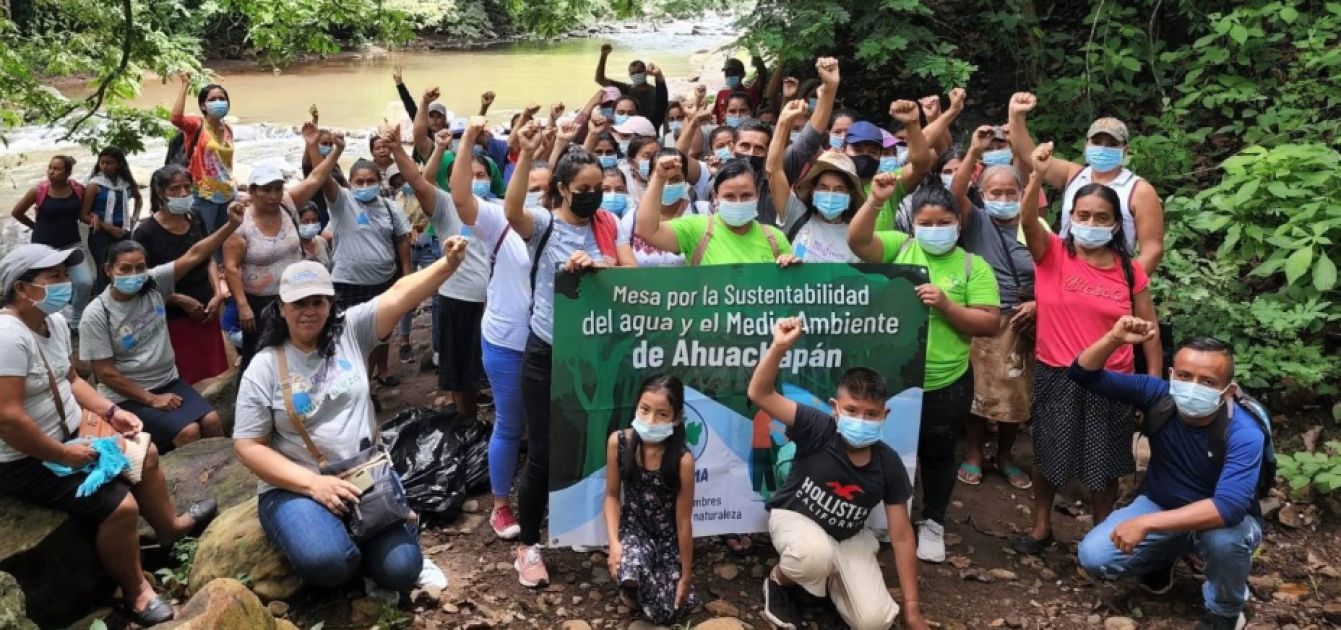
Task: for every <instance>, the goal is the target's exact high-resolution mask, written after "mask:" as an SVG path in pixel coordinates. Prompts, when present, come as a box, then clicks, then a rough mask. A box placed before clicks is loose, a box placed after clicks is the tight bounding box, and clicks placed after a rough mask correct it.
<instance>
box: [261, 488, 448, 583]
mask: <svg viewBox="0 0 1341 630" xmlns="http://www.w3.org/2000/svg"><path fill="white" fill-rule="evenodd" d="M257 511H258V513H259V514H260V517H261V529H262V530H264V531H265V535H266V538H269V539H270V542H272V543H274V544H275V546H276V547H279V550H280V552H281V553H283V554H284V557H285V558H288V560H289V564H290V565H292V566H293V572H294V574H295V575H297V576H298V577H299V578H302V580H303V581H304V582H306V583H308V584H314V585H316V586H324V587H335V586H341V585H343V584H345V583H346V582H348V581H349V580H350V579H352V578H353V577H354V576H355V575H357V574H358V573H359V568H360V567H362V569H363V570H364V571H365V572H366V573H367V575H368V577H371V578H372V579H373V581H374V582H377V584H378V585H379V586H381V587H382V588H385V589H390V590H394V591H400V592H404V591H408V590H410V589H411V588H413V587H414V585H415V582H416V581H417V580H418V579H419V571H420V570H422V569H423V564H424V556H423V552H422V551H420V549H419V537H418V536H417V535H416V534H415V532H414V526H413V525H410V524H406V525H405V527H403V528H401V527H395V528H392V529H391V530H389V531H387V532H385V533H383V534H381V535H380V536H377V537H376V538H373V539H372V540H369V541H367V542H365V543H363V545H362V547H360V546H359V545H356V544H354V541H353V540H352V539H350V538H349V532H348V530H346V529H345V524H344V522H343V521H341V520H340V517H338V516H336V515H335V514H332V513H331V511H330V510H327V509H326V506H324V505H322V504H320V503H317V502H316V501H313V500H312V499H309V498H307V497H305V496H303V495H300V494H294V493H292V492H289V491H287V490H270V491H268V492H266V493H265V494H262V495H261V497H260V504H259V505H258V506H257Z"/></svg>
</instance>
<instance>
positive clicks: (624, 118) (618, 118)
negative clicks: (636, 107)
mask: <svg viewBox="0 0 1341 630" xmlns="http://www.w3.org/2000/svg"><path fill="white" fill-rule="evenodd" d="M628 121H629V115H628V114H615V124H616V125H622V124H624V123H626V122H628Z"/></svg>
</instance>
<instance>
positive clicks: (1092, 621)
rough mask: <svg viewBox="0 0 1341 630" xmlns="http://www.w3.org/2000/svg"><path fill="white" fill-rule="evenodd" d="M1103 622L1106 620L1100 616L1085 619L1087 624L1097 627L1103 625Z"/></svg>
mask: <svg viewBox="0 0 1341 630" xmlns="http://www.w3.org/2000/svg"><path fill="white" fill-rule="evenodd" d="M1103 620H1104V618H1103V617H1100V616H1099V615H1090V616H1089V617H1086V618H1085V623H1088V624H1090V625H1091V626H1097V625H1099V624H1101V623H1103Z"/></svg>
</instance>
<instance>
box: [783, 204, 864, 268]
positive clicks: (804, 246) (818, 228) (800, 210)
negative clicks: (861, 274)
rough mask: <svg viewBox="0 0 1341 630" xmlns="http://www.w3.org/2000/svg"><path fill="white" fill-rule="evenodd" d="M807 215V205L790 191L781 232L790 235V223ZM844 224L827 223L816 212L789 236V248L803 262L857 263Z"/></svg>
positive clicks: (794, 222)
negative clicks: (790, 247)
mask: <svg viewBox="0 0 1341 630" xmlns="http://www.w3.org/2000/svg"><path fill="white" fill-rule="evenodd" d="M805 215H806V206H805V204H804V203H802V202H801V199H800V198H799V197H797V196H796V193H792V194H791V197H790V198H788V199H787V208H786V210H784V211H783V215H782V233H783V234H791V231H792V226H794V225H795V224H796V222H797V221H800V220H801V219H802V218H803V217H804V216H805ZM847 227H848V225H847V224H846V223H829V222H827V221H825V220H824V217H822V216H820V214H819V212H818V211H817V212H815V214H814V215H813V216H811V217H810V219H809V220H807V221H806V222H805V224H804V225H802V226H801V229H800V230H799V231H798V232H797V233H796V237H795V238H793V239H792V241H791V243H792V251H793V252H795V253H796V257H797V258H800V259H801V260H804V261H806V262H838V263H844V262H845V263H856V262H861V258H860V257H858V256H857V255H856V254H854V253H852V248H851V247H849V246H848V244H847Z"/></svg>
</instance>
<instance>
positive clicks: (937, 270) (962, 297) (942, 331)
mask: <svg viewBox="0 0 1341 630" xmlns="http://www.w3.org/2000/svg"><path fill="white" fill-rule="evenodd" d="M875 237H876V238H878V239H880V243H881V244H882V245H884V248H885V256H884V261H883V262H887V263H904V264H909V265H922V266H923V267H926V268H927V273H928V275H930V276H931V283H932V284H934V285H936V286H938V287H940V288H941V291H944V292H945V296H946V297H948V298H950V301H952V302H954V303H955V304H958V305H960V306H996V307H1000V306H1001V296H1000V294H999V293H997V287H996V275H995V274H994V273H993V272H992V268H991V266H989V265H988V264H987V261H985V260H983V259H982V256H974V257H973V267H972V269H971V270H970V273H969V277H968V278H965V277H964V256H967V255H968V254H966V253H965V252H964V250H963V249H962V248H959V247H956V248H954V250H953V251H951V252H950V253H948V254H944V255H941V256H930V255H928V254H927V253H926V252H925V251H923V250H922V246H921V245H919V244H918V243H917V241H913V242H912V244H910V245H909V246H908V247H907V248H905V249H904V250H903V252H902V253H900V252H899V247H901V246H902V245H903V242H904V241H906V240H908V239H910V238H912V237H911V236H908V235H907V234H904V233H903V232H895V231H892V230H888V231H884V232H876V233H875ZM969 341H970V337H969V336H968V335H966V334H964V333H961V332H959V331H958V330H956V329H955V327H954V326H953V325H952V324H950V322H949V320H947V319H945V316H944V315H942V314H941V312H940V311H938V310H936V309H931V324H930V325H929V326H927V371H926V377H925V378H924V379H923V381H922V389H924V390H926V391H935V390H938V389H940V388H942V387H945V386H947V385H949V384H951V383H953V382H955V380H957V379H958V378H959V377H961V376H963V375H964V372H966V371H968V368H969Z"/></svg>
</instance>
